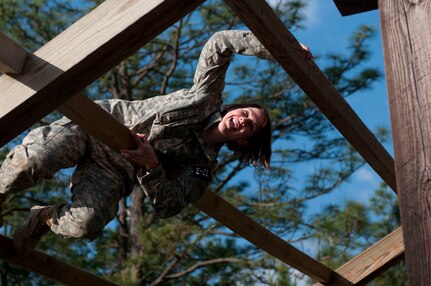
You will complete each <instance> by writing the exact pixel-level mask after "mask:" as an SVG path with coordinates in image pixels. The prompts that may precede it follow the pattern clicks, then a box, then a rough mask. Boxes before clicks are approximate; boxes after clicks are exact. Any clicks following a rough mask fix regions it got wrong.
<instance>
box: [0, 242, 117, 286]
mask: <svg viewBox="0 0 431 286" xmlns="http://www.w3.org/2000/svg"><path fill="white" fill-rule="evenodd" d="M0 259H2V260H4V261H6V262H9V263H12V264H14V265H17V266H20V267H23V268H25V269H27V270H30V271H33V272H36V273H39V274H41V275H43V276H45V277H46V278H48V279H50V280H53V281H55V282H58V283H61V284H63V285H92V286H114V285H117V284H115V283H112V282H110V281H108V280H105V279H103V278H101V277H99V276H96V275H94V274H91V273H89V272H87V271H84V270H82V269H80V268H77V267H75V266H72V265H70V264H67V263H65V262H63V261H61V260H58V259H56V258H54V257H52V256H49V255H46V254H45V253H42V252H40V251H37V250H34V251H32V252H31V253H30V255H28V256H22V255H18V254H16V253H15V252H14V251H13V246H12V239H10V238H7V237H6V236H3V235H0Z"/></svg>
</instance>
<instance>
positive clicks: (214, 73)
mask: <svg viewBox="0 0 431 286" xmlns="http://www.w3.org/2000/svg"><path fill="white" fill-rule="evenodd" d="M234 54H241V55H248V56H256V57H259V58H262V59H272V57H271V55H270V54H269V52H268V51H267V50H266V48H265V47H264V46H263V45H262V44H261V43H260V42H259V40H258V39H257V38H256V37H255V36H254V35H253V33H251V32H250V31H234V30H228V31H221V32H217V33H215V34H214V35H213V36H212V37H211V38H210V39H209V40H208V42H207V43H206V44H205V45H204V47H203V49H202V52H201V55H200V58H199V62H198V66H197V68H196V72H195V76H194V86H193V87H192V89H191V90H192V91H196V92H200V93H211V94H214V95H220V94H221V92H222V91H223V89H224V80H225V75H226V71H227V69H228V67H229V64H230V60H231V57H232V56H233V55H234Z"/></svg>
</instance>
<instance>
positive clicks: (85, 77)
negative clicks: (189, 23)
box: [0, 0, 203, 146]
mask: <svg viewBox="0 0 431 286" xmlns="http://www.w3.org/2000/svg"><path fill="white" fill-rule="evenodd" d="M202 2H203V0H188V1H177V0H146V1H126V0H107V1H105V2H103V3H102V4H100V5H99V6H98V7H96V8H95V9H94V10H93V11H91V12H90V13H88V14H87V15H85V16H84V17H83V18H81V19H80V20H79V21H77V22H76V23H75V24H73V25H72V26H70V27H69V28H68V29H66V30H65V31H64V32H62V33H61V34H59V35H58V36H57V37H55V38H54V39H52V40H51V41H50V42H48V43H47V44H46V45H44V46H43V47H42V48H40V49H39V50H38V51H36V52H35V53H34V54H33V55H30V56H29V58H28V59H27V63H26V65H25V68H24V71H23V74H22V75H13V76H7V75H3V76H2V77H0V126H1V127H2V128H1V129H0V146H2V145H4V144H5V143H6V142H8V141H9V140H11V139H13V138H14V137H16V136H17V135H18V134H20V133H21V132H22V131H23V130H25V129H26V128H28V127H30V126H31V125H32V124H33V123H34V122H35V121H37V120H39V119H41V118H42V117H43V116H45V115H47V114H48V113H49V112H51V111H53V110H54V109H55V108H56V107H57V106H59V105H61V104H63V103H64V102H65V101H66V100H68V99H69V98H71V97H72V96H73V95H74V94H76V93H77V92H79V91H80V90H82V89H83V88H85V87H86V86H87V85H89V84H90V83H91V82H92V81H93V80H95V79H97V78H98V77H100V76H101V75H102V74H103V73H105V72H107V71H108V70H109V69H111V68H112V67H114V66H115V65H117V64H118V63H120V62H121V61H122V60H124V59H125V58H126V57H128V56H130V55H131V54H133V53H134V52H135V51H136V50H138V49H139V48H141V47H142V46H143V45H144V44H145V43H147V42H148V41H149V40H151V39H153V38H154V37H155V36H156V35H158V34H159V33H161V32H162V31H163V30H165V29H167V28H168V27H169V26H171V25H172V24H174V23H175V22H176V21H178V20H179V19H180V18H182V17H183V16H185V15H186V14H187V13H189V12H190V11H192V10H193V9H195V8H196V7H197V6H198V5H200V4H201V3H202Z"/></svg>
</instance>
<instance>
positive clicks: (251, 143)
mask: <svg viewBox="0 0 431 286" xmlns="http://www.w3.org/2000/svg"><path fill="white" fill-rule="evenodd" d="M248 107H255V108H259V109H260V110H262V111H263V112H264V114H265V117H266V118H265V125H264V126H263V127H262V129H260V131H259V132H258V133H256V134H255V135H253V136H252V137H250V138H248V139H247V141H248V144H247V145H245V146H239V145H238V144H236V142H235V141H229V142H227V143H226V145H227V147H228V149H229V150H232V151H233V152H234V153H235V155H236V156H238V159H239V160H240V162H242V163H245V164H252V165H253V166H255V167H257V166H263V167H265V168H266V169H268V170H269V169H271V167H270V162H271V152H272V149H271V143H272V130H271V119H270V117H269V115H268V112H267V111H266V109H265V108H264V107H262V106H261V105H259V104H255V103H245V104H229V105H225V106H224V109H223V110H222V111H221V114H222V116H225V115H226V113H228V112H229V111H231V110H233V109H239V108H248Z"/></svg>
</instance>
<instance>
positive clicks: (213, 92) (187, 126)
mask: <svg viewBox="0 0 431 286" xmlns="http://www.w3.org/2000/svg"><path fill="white" fill-rule="evenodd" d="M236 53H237V54H243V55H252V56H257V57H259V58H264V59H272V57H271V56H270V54H269V53H268V52H267V50H266V49H265V48H264V47H263V45H262V44H261V43H260V42H259V41H258V40H257V39H256V37H255V36H254V35H253V34H252V33H251V32H249V31H222V32H217V33H215V34H214V35H213V36H212V37H211V39H210V40H209V41H208V42H207V43H206V44H205V46H204V48H203V50H202V52H201V55H200V58H199V62H198V66H197V69H196V72H195V76H194V84H193V86H192V87H191V88H190V89H182V90H179V91H176V92H173V93H171V94H168V95H164V96H157V97H154V98H150V99H146V100H140V101H124V100H105V101H97V103H98V104H99V105H100V106H102V107H103V108H104V109H105V110H107V111H108V112H109V113H111V114H112V115H113V116H114V117H115V118H116V119H117V120H119V121H120V122H121V123H123V124H124V125H125V126H127V127H129V128H130V129H131V130H133V131H135V132H139V133H143V134H147V135H149V140H150V142H151V144H152V145H153V146H154V147H155V148H156V149H157V151H158V153H159V154H160V155H161V157H162V159H161V161H162V164H161V165H160V166H159V167H158V168H156V169H153V170H151V171H149V172H148V171H147V170H141V171H140V172H139V173H138V180H139V183H140V184H141V186H142V188H143V190H144V192H145V194H146V196H147V197H148V199H149V201H150V203H151V204H152V206H153V208H154V210H155V211H156V213H157V214H158V215H159V216H160V217H170V216H173V215H175V214H177V213H179V212H180V211H181V210H182V209H183V208H185V207H186V206H187V205H188V204H189V203H190V202H195V201H196V200H198V199H199V198H200V196H201V195H202V194H203V192H204V191H205V190H206V188H207V186H208V184H209V182H210V179H211V174H212V171H213V170H214V168H215V167H216V165H217V155H218V152H219V150H220V147H221V146H209V145H208V144H206V143H205V142H204V140H203V139H202V138H201V134H202V132H203V131H204V130H205V129H206V128H208V127H209V126H211V125H212V124H214V123H216V122H218V121H220V119H221V114H220V108H221V105H222V98H221V94H222V91H223V89H224V85H225V82H224V79H225V74H226V70H227V69H228V66H229V64H230V59H231V57H232V55H233V54H236ZM101 145H103V144H101ZM99 147H103V149H105V150H104V151H105V152H112V153H115V152H113V151H112V150H110V151H109V150H107V148H108V147H106V145H103V146H99ZM108 149H109V148H108ZM110 159H111V162H112V161H114V163H116V164H118V165H119V166H120V167H121V168H122V169H124V170H126V172H127V173H128V175H129V177H131V176H135V175H136V174H135V173H134V170H133V167H132V166H131V165H130V163H128V162H124V161H125V160H123V159H122V157H121V156H119V155H118V154H116V153H115V154H110Z"/></svg>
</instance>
